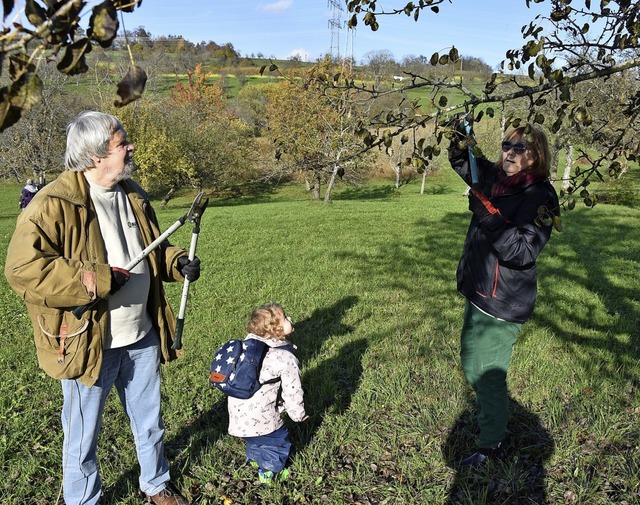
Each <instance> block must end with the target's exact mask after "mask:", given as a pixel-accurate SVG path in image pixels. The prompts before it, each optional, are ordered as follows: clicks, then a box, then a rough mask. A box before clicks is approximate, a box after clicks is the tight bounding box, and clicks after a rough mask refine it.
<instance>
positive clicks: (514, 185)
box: [491, 170, 537, 196]
mask: <svg viewBox="0 0 640 505" xmlns="http://www.w3.org/2000/svg"><path fill="white" fill-rule="evenodd" d="M536 179H537V177H536V176H535V175H533V174H532V173H529V172H525V171H520V172H518V173H517V174H514V175H512V176H507V174H505V173H504V171H503V170H498V182H496V183H495V184H494V185H493V187H492V188H491V196H500V195H504V194H506V193H513V192H514V191H515V190H516V189H519V188H522V187H525V186H529V185H530V184H533V183H534V182H535V181H536Z"/></svg>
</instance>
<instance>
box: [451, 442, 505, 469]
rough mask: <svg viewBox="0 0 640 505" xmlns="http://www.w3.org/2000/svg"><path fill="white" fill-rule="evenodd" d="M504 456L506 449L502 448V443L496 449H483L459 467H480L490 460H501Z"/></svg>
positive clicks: (463, 461)
mask: <svg viewBox="0 0 640 505" xmlns="http://www.w3.org/2000/svg"><path fill="white" fill-rule="evenodd" d="M503 456H504V449H503V448H502V442H500V443H499V444H498V445H497V446H496V447H489V448H485V447H481V448H479V449H478V450H477V452H474V453H473V454H472V455H471V456H469V457H468V458H465V459H463V460H462V461H460V463H458V464H459V466H480V465H481V464H482V463H484V462H485V461H486V460H487V459H489V458H496V459H499V458H501V457H503Z"/></svg>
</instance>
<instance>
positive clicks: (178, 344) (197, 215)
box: [171, 192, 209, 349]
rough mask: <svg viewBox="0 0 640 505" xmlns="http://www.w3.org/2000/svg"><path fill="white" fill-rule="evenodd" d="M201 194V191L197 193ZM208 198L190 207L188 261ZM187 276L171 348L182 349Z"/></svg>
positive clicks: (187, 292) (193, 256) (194, 247)
mask: <svg viewBox="0 0 640 505" xmlns="http://www.w3.org/2000/svg"><path fill="white" fill-rule="evenodd" d="M199 196H200V197H201V196H202V192H201V193H200V195H199ZM208 204H209V199H208V198H207V199H206V200H205V201H204V203H203V204H202V205H200V200H198V205H197V206H196V205H195V202H194V205H193V206H192V207H191V210H192V211H193V212H191V214H190V215H189V221H191V222H192V223H193V230H192V232H191V245H190V246H189V261H193V259H194V258H195V257H196V247H197V246H198V235H200V220H201V219H202V214H204V211H205V209H206V208H207V205H208ZM189 284H190V282H189V277H185V279H184V285H183V286H182V298H181V299H180V312H178V321H177V322H176V334H175V335H174V337H173V345H172V346H171V348H172V349H182V330H183V328H184V316H185V312H186V311H187V298H188V297H189Z"/></svg>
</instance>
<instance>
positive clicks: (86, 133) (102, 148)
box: [64, 110, 125, 172]
mask: <svg viewBox="0 0 640 505" xmlns="http://www.w3.org/2000/svg"><path fill="white" fill-rule="evenodd" d="M117 131H122V132H123V133H125V130H124V126H122V123H121V122H120V120H119V119H118V118H117V117H115V116H112V115H111V114H105V113H104V112H96V111H92V110H86V111H84V112H81V113H80V114H78V115H77V116H76V117H75V118H74V119H73V120H72V121H71V122H70V123H69V125H68V126H67V150H66V151H65V153H64V165H65V167H66V169H67V170H71V171H73V172H84V171H85V170H86V169H88V168H92V167H93V166H94V165H95V163H94V158H104V157H105V156H107V154H109V142H110V141H111V139H112V137H113V135H114V134H115V133H116V132H117Z"/></svg>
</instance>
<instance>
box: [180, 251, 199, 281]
mask: <svg viewBox="0 0 640 505" xmlns="http://www.w3.org/2000/svg"><path fill="white" fill-rule="evenodd" d="M178 272H180V274H182V276H183V277H186V278H187V279H189V282H195V281H197V280H198V278H199V277H200V258H198V257H197V256H195V257H194V258H193V261H190V260H189V257H188V256H181V257H179V258H178Z"/></svg>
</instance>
